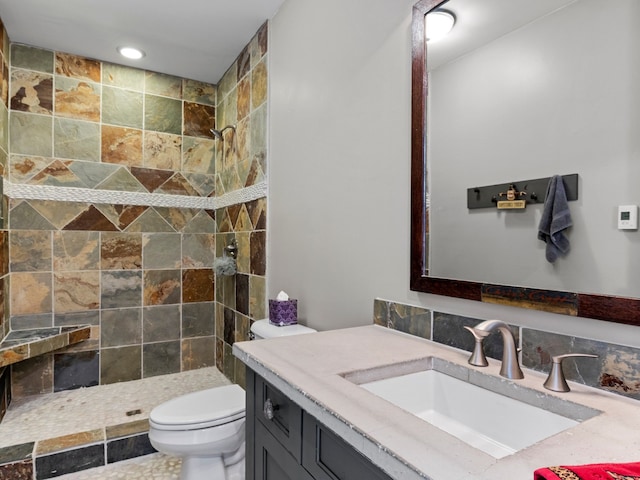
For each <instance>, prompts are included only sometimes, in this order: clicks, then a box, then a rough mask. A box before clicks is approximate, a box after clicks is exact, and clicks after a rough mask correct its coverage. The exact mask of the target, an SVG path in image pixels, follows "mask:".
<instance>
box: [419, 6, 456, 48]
mask: <svg viewBox="0 0 640 480" xmlns="http://www.w3.org/2000/svg"><path fill="white" fill-rule="evenodd" d="M455 23H456V17H455V15H454V14H453V13H451V12H449V11H447V10H434V11H433V12H429V13H428V14H427V23H426V27H425V28H426V34H427V42H435V41H437V40H440V39H441V38H442V37H444V36H446V35H447V34H448V33H449V32H450V31H451V29H452V28H453V25H454V24H455Z"/></svg>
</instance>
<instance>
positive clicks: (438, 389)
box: [344, 357, 600, 458]
mask: <svg viewBox="0 0 640 480" xmlns="http://www.w3.org/2000/svg"><path fill="white" fill-rule="evenodd" d="M378 370H379V371H366V372H351V373H349V374H345V375H344V377H345V378H346V379H347V380H350V381H352V382H353V383H357V384H358V385H359V386H360V387H362V388H364V389H366V390H368V391H369V392H371V393H373V394H375V395H377V396H378V397H381V398H383V399H385V400H387V401H389V402H391V403H392V404H394V405H396V406H398V407H400V408H402V409H403V410H406V411H407V412H409V413H412V414H413V415H415V416H417V417H419V418H421V419H422V420H425V421H427V422H429V423H430V424H432V425H434V426H435V427H438V428H440V429H441V430H444V431H446V432H448V433H450V434H451V435H454V436H455V437H457V438H459V439H460V440H462V441H464V442H466V443H467V444H469V445H471V446H473V447H475V448H477V449H479V450H481V451H483V452H485V453H487V454H489V455H491V456H493V457H494V458H503V457H505V456H507V455H511V454H513V453H515V452H517V451H519V450H522V449H524V448H526V447H528V446H530V445H533V444H535V443H537V442H539V441H541V440H544V439H545V438H548V437H550V436H552V435H555V434H557V433H559V432H562V431H564V430H567V429H570V428H572V427H574V426H575V425H578V423H580V422H581V421H583V420H586V419H588V418H591V417H593V416H595V415H598V414H599V413H600V412H599V411H597V410H594V409H591V408H589V407H585V406H583V405H579V404H576V403H573V402H571V401H566V400H563V399H559V398H557V397H552V396H550V395H547V394H545V393H543V392H539V391H537V390H533V389H528V388H523V387H519V386H517V385H515V384H514V383H512V382H508V381H505V380H503V379H501V378H499V377H495V376H491V375H486V374H480V373H478V372H477V371H474V370H472V369H469V368H464V367H461V366H459V365H455V364H452V363H449V362H446V361H444V360H441V359H439V358H437V357H429V358H425V359H422V360H420V361H418V362H412V363H408V364H401V365H396V366H385V367H383V368H382V369H378ZM407 371H410V373H407ZM510 390H511V391H510ZM510 394H511V395H510ZM514 397H515V398H514Z"/></svg>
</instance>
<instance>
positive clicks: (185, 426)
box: [149, 385, 245, 430]
mask: <svg viewBox="0 0 640 480" xmlns="http://www.w3.org/2000/svg"><path fill="white" fill-rule="evenodd" d="M244 417H245V392H244V390H243V389H242V388H241V387H240V386H238V385H226V386H223V387H216V388H211V389H208V390H202V391H199V392H193V393H188V394H186V395H183V396H181V397H177V398H174V399H172V400H169V401H168V402H165V403H163V404H162V405H159V406H157V407H155V408H154V409H153V410H151V413H150V414H149V425H150V426H151V427H153V428H156V429H158V430H199V429H203V428H209V427H215V426H217V425H224V424H226V423H230V422H234V421H236V420H239V419H242V418H244Z"/></svg>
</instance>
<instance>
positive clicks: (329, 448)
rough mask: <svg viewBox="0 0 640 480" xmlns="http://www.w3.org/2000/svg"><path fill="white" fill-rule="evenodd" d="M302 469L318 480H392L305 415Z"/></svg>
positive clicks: (333, 434) (303, 420)
mask: <svg viewBox="0 0 640 480" xmlns="http://www.w3.org/2000/svg"><path fill="white" fill-rule="evenodd" d="M302 466H303V467H304V468H305V469H306V470H307V471H308V472H309V473H311V475H312V476H313V478H315V479H316V480H363V479H367V480H393V479H392V478H391V477H390V476H388V475H387V474H386V473H384V472H383V471H382V470H380V469H379V468H378V467H376V466H375V465H373V464H372V463H371V461H370V460H368V459H367V458H365V457H364V456H363V455H361V454H360V453H359V452H357V451H356V450H354V449H353V447H351V446H350V445H348V444H347V443H346V442H345V441H344V440H342V439H341V438H340V437H338V436H337V435H336V434H335V433H333V432H331V431H330V430H329V429H327V428H326V427H325V426H324V425H322V424H321V423H319V422H318V421H317V420H316V419H315V418H313V417H312V416H311V415H309V414H308V413H306V412H305V413H304V414H303V419H302Z"/></svg>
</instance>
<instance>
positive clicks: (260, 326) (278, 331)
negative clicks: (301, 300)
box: [251, 318, 316, 340]
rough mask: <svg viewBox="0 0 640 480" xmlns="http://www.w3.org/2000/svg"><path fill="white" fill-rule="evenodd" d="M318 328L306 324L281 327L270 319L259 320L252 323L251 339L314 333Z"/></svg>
mask: <svg viewBox="0 0 640 480" xmlns="http://www.w3.org/2000/svg"><path fill="white" fill-rule="evenodd" d="M314 332H316V330H314V329H313V328H309V327H305V326H304V325H300V324H296V325H286V326H283V327H279V326H277V325H272V324H271V323H269V319H268V318H265V319H263V320H257V321H256V322H254V323H253V325H251V339H252V340H253V339H256V340H259V339H261V338H275V337H286V336H289V335H301V334H304V333H314Z"/></svg>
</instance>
